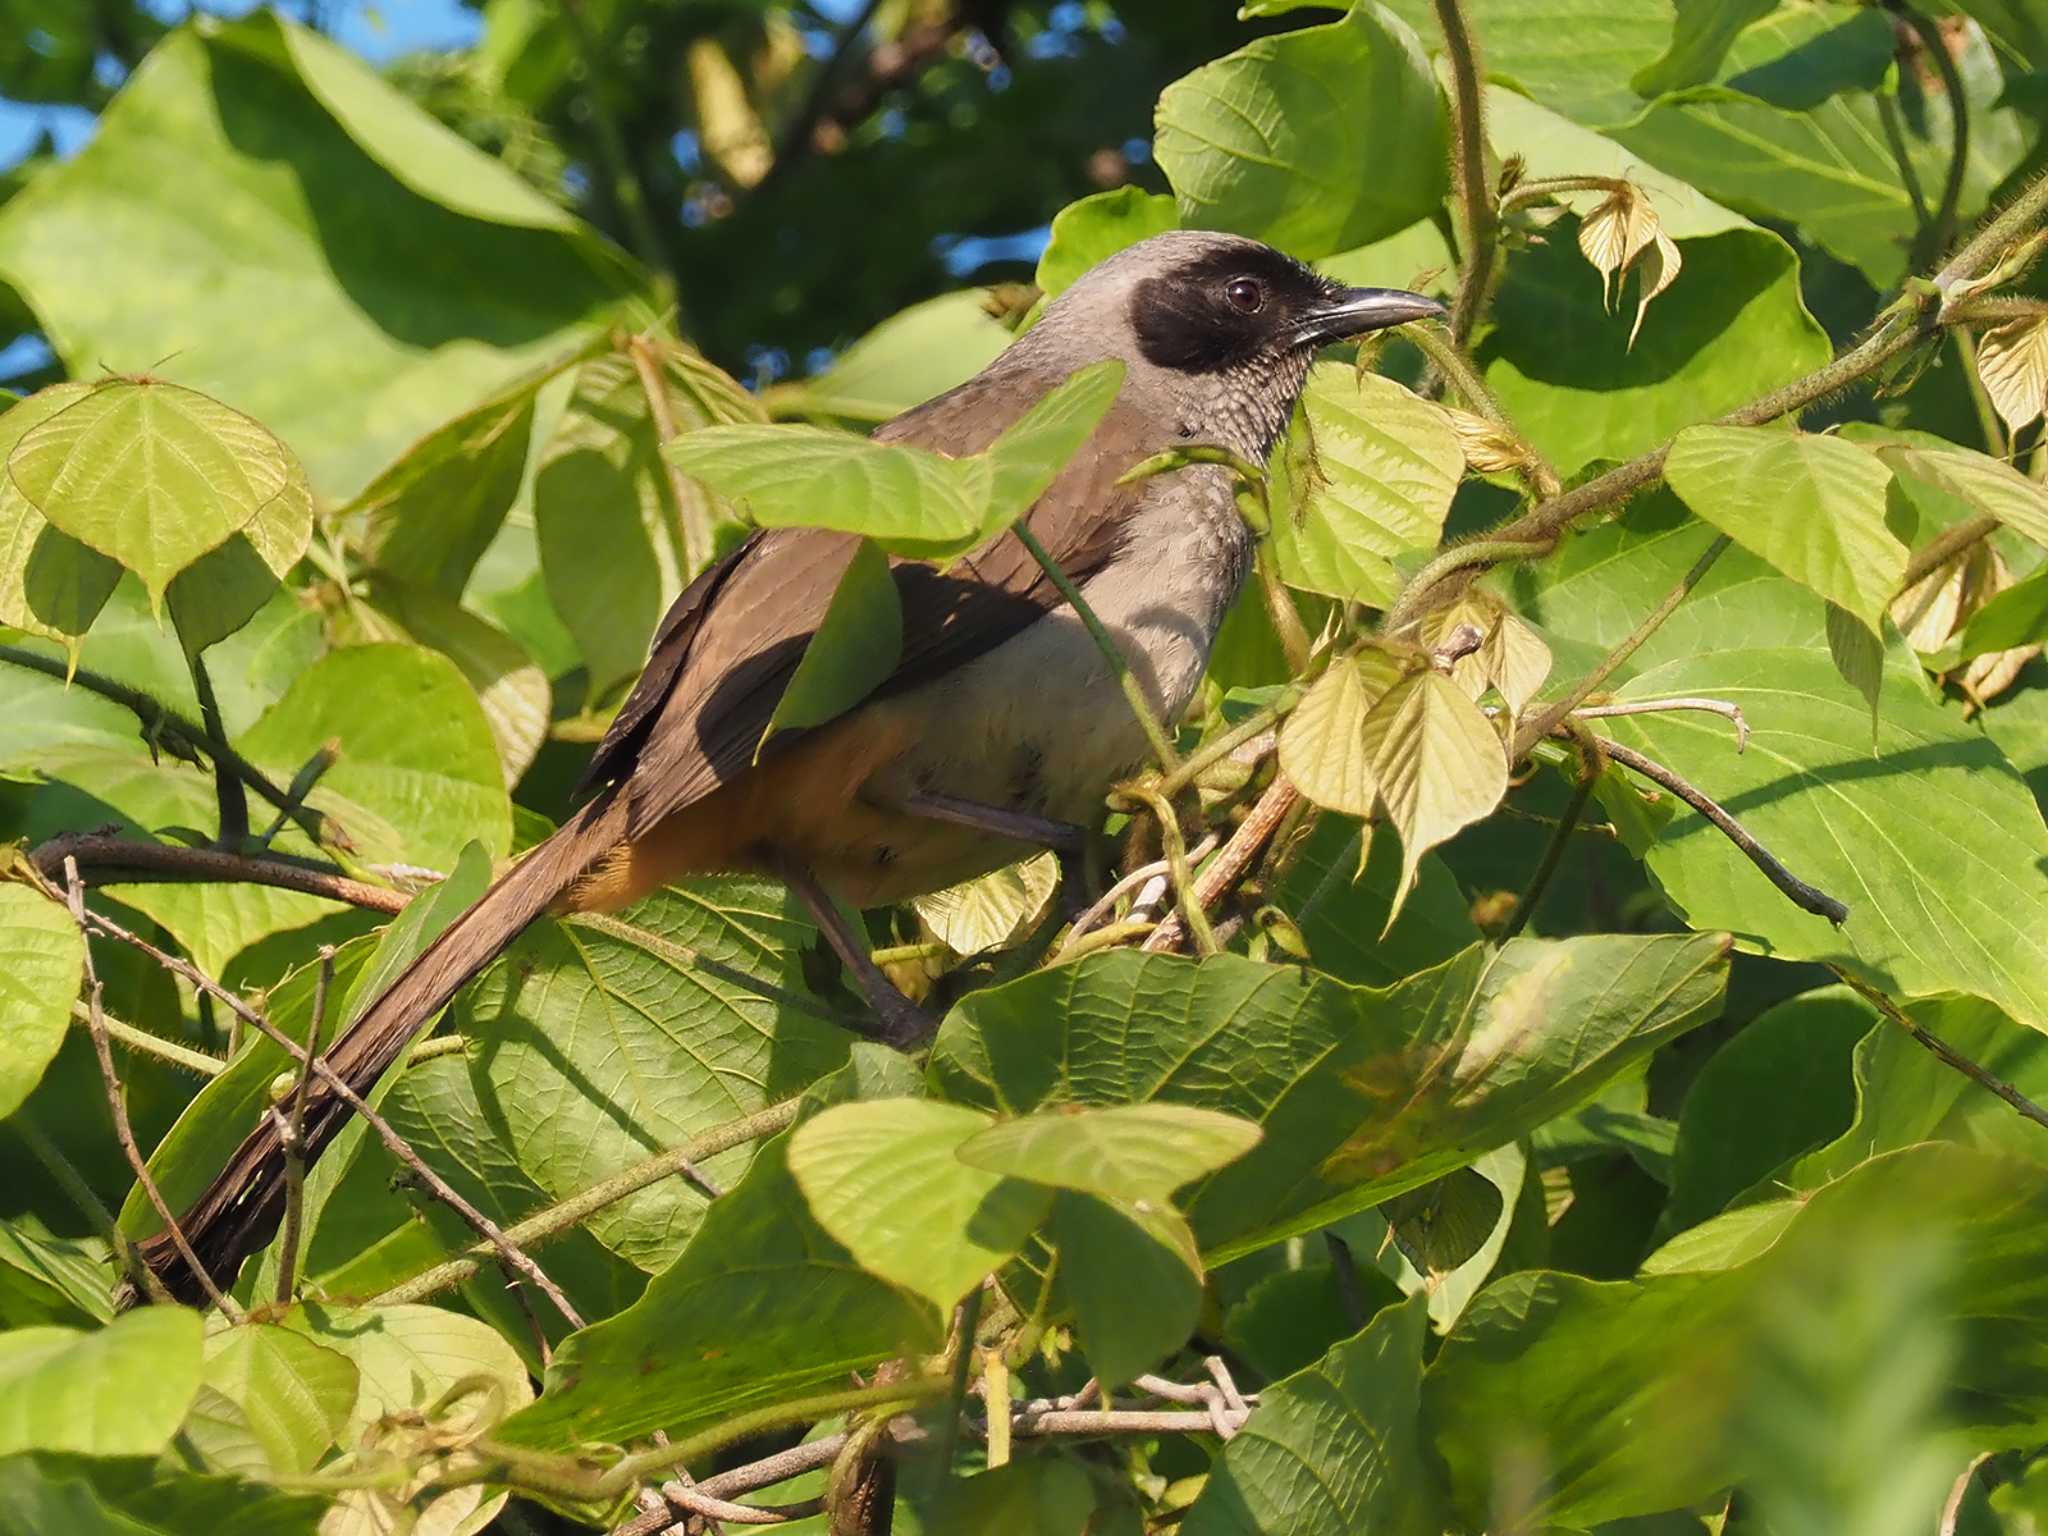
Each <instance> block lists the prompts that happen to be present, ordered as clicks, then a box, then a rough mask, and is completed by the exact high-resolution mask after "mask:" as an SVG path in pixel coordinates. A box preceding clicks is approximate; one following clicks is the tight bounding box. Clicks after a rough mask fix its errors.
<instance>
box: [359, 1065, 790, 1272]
mask: <svg viewBox="0 0 2048 1536" xmlns="http://www.w3.org/2000/svg"><path fill="white" fill-rule="evenodd" d="M796 1111H797V1100H795V1099H785V1100H783V1101H782V1102H781V1103H780V1104H772V1105H770V1106H769V1107H768V1108H766V1109H763V1110H758V1111H756V1112H755V1113H754V1114H751V1115H744V1116H742V1117H741V1118H739V1119H737V1120H728V1121H726V1122H725V1123H724V1124H723V1125H716V1126H713V1127H712V1128H711V1129H710V1130H708V1131H702V1132H699V1133H698V1134H697V1135H695V1136H692V1137H691V1138H690V1139H689V1140H688V1141H686V1142H684V1143H683V1144H682V1145H681V1146H679V1147H671V1148H669V1149H668V1150H667V1151H665V1152H657V1153H656V1154H655V1155H654V1156H652V1157H650V1158H647V1159H645V1160H644V1161H642V1162H638V1163H635V1164H634V1165H633V1166H632V1167H630V1168H627V1169H624V1170H623V1171H621V1172H619V1173H615V1174H613V1175H612V1176H611V1177H610V1178H608V1179H600V1180H599V1181H598V1182H597V1183H595V1184H593V1185H591V1186H590V1188H588V1189H586V1190H584V1191H583V1192H582V1193H581V1194H578V1195H571V1196H570V1197H569V1198H568V1199H566V1200H560V1201H557V1202H556V1203H555V1204H553V1205H550V1206H547V1207H545V1208H544V1209H542V1210H539V1211H536V1212H534V1213H533V1215H531V1216H528V1217H526V1218H525V1219H524V1220H522V1221H516V1222H514V1223H513V1224H512V1225H511V1226H509V1227H507V1228H505V1232H504V1236H505V1239H506V1241H507V1242H510V1243H513V1244H515V1245H517V1246H519V1247H522V1248H523V1247H526V1246H529V1245H531V1244H534V1243H540V1242H544V1241H546V1240H547V1239H548V1238H551V1237H554V1236H557V1235H558V1234H560V1233H563V1232H566V1231H568V1230H569V1229H570V1228H571V1227H575V1226H580V1225H581V1224H582V1223H583V1222H584V1221H586V1220H588V1219H589V1218H590V1217H591V1216H593V1215H595V1214H596V1213H597V1212H599V1211H601V1210H603V1209H604V1208H605V1207H606V1206H608V1205H615V1204H617V1203H618V1202H619V1201H621V1200H623V1199H625V1198H626V1196H628V1195H630V1194H633V1193H634V1192H635V1191H637V1190H642V1189H645V1188H646V1187H647V1186H648V1185H650V1184H658V1183H660V1182H661V1181H662V1180H663V1179H666V1178H670V1177H672V1176H673V1175H675V1174H678V1173H683V1172H686V1171H687V1170H688V1168H689V1166H690V1165H691V1164H693V1163H698V1162H702V1161H703V1160H704V1159H706V1158H709V1157H715V1156H717V1155H718V1154H719V1153H720V1152H724V1151H727V1150H729V1149H730V1148H733V1147H737V1146H742V1145H744V1144H745V1143H747V1142H750V1141H758V1140H760V1139H762V1138H763V1137H767V1136H773V1135H774V1134H775V1133H776V1132H778V1131H782V1130H786V1129H788V1128H789V1126H790V1124H791V1123H792V1122H793V1121H795V1119H796ZM497 1257H498V1252H497V1249H496V1248H495V1247H494V1246H493V1245H492V1244H490V1243H488V1242H482V1243H476V1244H473V1245H472V1246H470V1247H468V1248H465V1249H464V1250H463V1251H462V1252H461V1253H459V1254H457V1255H456V1256H455V1257H454V1258H452V1259H449V1260H447V1261H445V1262H444V1263H440V1264H436V1265H435V1266H434V1267H433V1268H432V1269H427V1270H422V1271H421V1272H420V1273H419V1274H417V1275H414V1276H413V1277H412V1278H411V1279H410V1280H404V1281H401V1282H400V1283H399V1284H397V1285H394V1286H392V1287H391V1288H390V1289H389V1290H387V1291H385V1292H383V1293H382V1294H381V1295H379V1296H378V1297H376V1298H375V1300H374V1301H373V1302H372V1303H371V1305H372V1306H379V1307H385V1306H398V1305H400V1304H401V1303H404V1302H414V1301H425V1300H426V1299H427V1298H428V1297H430V1296H438V1295H439V1294H440V1293H441V1292H442V1291H445V1290H447V1289H448V1288H449V1287H450V1286H454V1285H460V1284H461V1283H462V1282H463V1281H464V1280H467V1279H468V1278H469V1277H470V1276H471V1275H473V1274H475V1273H476V1272H477V1270H478V1269H479V1268H481V1267H482V1266H483V1265H484V1264H486V1263H490V1262H492V1261H493V1260H495V1259H496V1258H497Z"/></svg>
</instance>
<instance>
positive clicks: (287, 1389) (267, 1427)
mask: <svg viewBox="0 0 2048 1536" xmlns="http://www.w3.org/2000/svg"><path fill="white" fill-rule="evenodd" d="M200 1379H201V1381H203V1382H204V1383H205V1384H206V1385H207V1386H208V1387H211V1388H212V1389H213V1390H214V1391H216V1392H219V1393H220V1394H221V1395H222V1396H224V1397H226V1398H227V1399H228V1400H229V1401H230V1402H232V1403H234V1404H235V1405H236V1406H237V1407H238V1408H240V1409H241V1411H242V1413H243V1415H244V1416H245V1418H246V1421H247V1424H248V1427H249V1431H250V1433H251V1434H252V1436H253V1437H254V1439H255V1442H256V1444H257V1445H258V1446H260V1447H261V1450H262V1453H263V1455H264V1458H265V1462H266V1464H267V1469H268V1470H269V1471H272V1472H278V1473H293V1472H310V1471H312V1470H313V1468H314V1466H315V1465H316V1464H317V1463H318V1462H319V1460H320V1458H321V1457H322V1456H324V1455H325V1454H326V1453H327V1449H328V1447H329V1446H331V1445H333V1444H335V1442H336V1441H337V1440H338V1439H339V1438H340V1436H341V1433H342V1429H343V1427H344V1426H345V1425H346V1424H347V1423H348V1421H349V1416H350V1414H351V1413H352V1412H353V1411H354V1409H355V1405H356V1390H357V1372H356V1367H355V1365H354V1363H353V1362H351V1361H350V1360H349V1359H348V1358H347V1357H346V1356H345V1355H340V1354H337V1353H335V1352H334V1351H333V1350H331V1349H325V1348H323V1347H321V1346H320V1345H318V1344H315V1343H314V1342H312V1340H310V1339H308V1338H307V1337H306V1336H305V1335H304V1334H302V1333H295V1332H293V1331H292V1330H291V1329H289V1328H280V1327H277V1326H275V1325H273V1324H269V1323H251V1324H249V1325H247V1326H246V1327H241V1328H229V1329H225V1330H223V1331H222V1332H220V1333H217V1334H215V1335H214V1336H213V1337H212V1338H210V1339H208V1340H207V1341H206V1350H205V1367H204V1369H203V1371H202V1372H201V1375H200Z"/></svg>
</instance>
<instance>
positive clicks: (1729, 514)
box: [1664, 427, 1906, 635]
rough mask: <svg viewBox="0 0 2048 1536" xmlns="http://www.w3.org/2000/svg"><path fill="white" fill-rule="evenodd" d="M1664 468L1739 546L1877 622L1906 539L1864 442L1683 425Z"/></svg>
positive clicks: (1894, 583)
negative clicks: (1895, 528) (1892, 518)
mask: <svg viewBox="0 0 2048 1536" xmlns="http://www.w3.org/2000/svg"><path fill="white" fill-rule="evenodd" d="M1664 478H1665V481H1666V482H1667V483H1668V484H1669V485H1670V487H1671V489H1672V490H1674V491H1675V492H1677V493H1678V497H1679V499H1680V500H1681V501H1683V502H1684V503H1685V504H1686V505H1687V506H1688V507H1690V508H1691V509H1692V510H1693V511H1694V512H1695V513H1697V514H1698V515H1699V516H1700V517H1702V518H1704V519H1705V520H1706V521H1707V522H1709V523H1712V524H1713V525H1714V526H1715V527H1716V528H1719V529H1720V530H1721V531H1722V532H1723V533H1725V534H1727V535H1728V536H1729V537H1730V538H1732V539H1734V540H1735V542H1736V543H1738V544H1740V545H1742V546H1743V548H1745V549H1748V550H1750V551H1752V552H1753V553H1755V554H1757V555H1759V556H1761V557H1762V558H1763V559H1765V560H1768V561H1769V562H1770V563H1771V564H1772V565H1774V566H1776V567H1777V568H1778V569H1779V570H1780V571H1782V572H1784V573H1785V575H1787V576H1789V577H1791V578H1792V579H1793V580H1794V581H1796V582H1799V583H1800V584H1801V585H1802V586H1805V587H1808V588H1810V589H1812V590H1813V591H1815V592H1818V593H1819V594H1820V595H1821V596H1822V597H1824V598H1826V599H1827V600H1828V601H1830V602H1832V603H1838V604H1840V605H1841V606H1842V607H1843V608H1844V609H1846V610H1847V611H1848V612H1849V613H1850V614H1852V615H1853V616H1854V617H1855V618H1856V619H1857V620H1858V621H1859V622H1861V623H1862V624H1863V625H1864V626H1865V627H1867V628H1868V629H1869V630H1870V632H1871V633H1872V634H1873V635H1875V634H1877V633H1879V632H1880V626H1881V624H1882V623H1883V619H1884V612H1885V607H1886V605H1887V604H1889V603H1890V602H1891V600H1892V597H1893V595H1894V594H1895V593H1896V592H1897V591H1898V590H1899V584H1900V583H1901V582H1902V581H1903V580H1904V579H1905V574H1906V546H1905V545H1904V544H1901V543H1900V542H1899V540H1898V539H1897V538H1896V537H1895V536H1894V535H1893V533H1892V531H1891V528H1890V527H1889V526H1888V525H1887V523H1886V521H1885V508H1886V498H1885V492H1886V489H1887V487H1888V486H1889V485H1890V483H1891V472H1890V471H1889V470H1888V469H1887V468H1886V467H1885V466H1884V464H1883V463H1882V462H1880V461H1879V460H1878V459H1877V457H1876V456H1874V455H1873V454H1871V453H1870V452H1869V451H1868V450H1867V449H1863V448H1859V447H1857V446H1856V445H1855V444H1854V443H1846V442H1843V441H1841V440H1840V439H1838V438H1833V437H1821V436H1818V435H1815V434H1813V433H1808V432H1799V433H1788V432H1783V431H1779V430H1777V429H1775V428H1771V427H1688V428H1687V429H1686V430H1685V431H1683V432H1681V433H1679V434H1678V437H1677V440H1676V441H1675V442H1674V443H1673V444H1672V446H1671V455H1670V457H1669V458H1668V459H1666V460H1665V464H1664Z"/></svg>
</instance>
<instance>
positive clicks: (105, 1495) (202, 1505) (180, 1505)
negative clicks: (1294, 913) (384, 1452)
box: [0, 1455, 329, 1536]
mask: <svg viewBox="0 0 2048 1536" xmlns="http://www.w3.org/2000/svg"><path fill="white" fill-rule="evenodd" d="M328 1503H329V1501H328V1500H327V1499H326V1498H324V1497H321V1496H320V1495H318V1494H310V1493H281V1492H279V1491H278V1490H276V1489H274V1488H265V1487H262V1486H260V1485H258V1484H255V1483H249V1482H244V1481H242V1480H241V1479H240V1478H233V1477H202V1476H195V1475H193V1474H191V1473H189V1472H185V1471H182V1470H173V1469H170V1468H168V1467H166V1466H164V1464H163V1463H162V1462H152V1461H146V1460H141V1459H134V1458H123V1459H120V1460H99V1461H89V1460H86V1459H84V1458H82V1457H74V1456H53V1455H38V1456H8V1457H0V1528H5V1529H7V1530H10V1531H53V1532H54V1531H62V1532H63V1533H64V1536H192V1533H193V1532H194V1531H204V1532H205V1533H206V1536H317V1532H318V1531H319V1530H320V1529H321V1524H320V1522H321V1519H322V1517H323V1516H324V1515H325V1514H326V1512H327V1509H328Z"/></svg>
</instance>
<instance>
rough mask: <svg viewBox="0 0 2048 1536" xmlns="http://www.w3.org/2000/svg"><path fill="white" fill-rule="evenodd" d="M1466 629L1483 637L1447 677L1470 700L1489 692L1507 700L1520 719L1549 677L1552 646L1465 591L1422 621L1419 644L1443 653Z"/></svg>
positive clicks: (1485, 598) (1491, 602) (1492, 604)
mask: <svg viewBox="0 0 2048 1536" xmlns="http://www.w3.org/2000/svg"><path fill="white" fill-rule="evenodd" d="M1464 625H1470V626H1471V627H1472V628H1473V629H1475V630H1477V631H1478V632H1479V634H1480V636H1481V639H1480V642H1479V646H1478V648H1477V649H1476V650H1472V651H1468V652H1466V653H1465V654H1464V655H1463V656H1460V657H1458V658H1457V660H1455V661H1453V662H1452V663H1451V677H1452V679H1453V681H1455V682H1456V683H1457V684H1458V686H1459V687H1461V688H1463V689H1464V690H1465V693H1466V696H1467V697H1469V698H1474V699H1476V698H1478V697H1479V696H1480V695H1482V694H1483V693H1485V692H1486V690H1487V689H1488V688H1493V689H1495V690H1497V691H1498V692H1499V694H1500V696H1501V697H1502V698H1503V699H1505V700H1507V705H1508V709H1509V710H1510V711H1511V712H1512V713H1514V714H1517V715H1519V714H1520V713H1521V712H1522V709H1523V706H1524V705H1526V704H1527V703H1528V702H1529V700H1530V699H1532V698H1534V697H1535V696H1536V690H1537V689H1539V688H1541V687H1542V686H1543V682H1544V679H1545V678H1547V677H1549V676H1550V646H1549V645H1548V644H1547V643H1545V641H1544V639H1543V637H1542V636H1541V635H1539V634H1537V633H1536V631H1535V630H1533V629H1531V628H1530V627H1529V626H1528V625H1527V624H1525V623H1523V622H1522V621H1521V620H1520V619H1519V618H1517V617H1516V616H1515V615H1514V614H1512V613H1509V612H1508V611H1507V610H1506V609H1505V608H1503V607H1501V606H1500V604H1499V603H1498V602H1496V601H1495V600H1494V599H1493V598H1491V597H1489V596H1488V595H1486V594H1485V593H1483V592H1468V593H1466V594H1465V595H1464V596H1463V597H1461V598H1459V599H1458V601H1456V602H1455V603H1452V604H1451V605H1450V606H1449V607H1446V608H1440V609H1438V610H1437V611H1436V612H1435V613H1433V614H1431V615H1430V616H1429V617H1428V619H1427V620H1425V621H1424V623H1423V628H1422V639H1423V643H1424V644H1425V645H1427V646H1429V647H1430V648H1432V649H1441V648H1442V647H1443V646H1444V645H1445V644H1446V643H1447V642H1448V641H1449V639H1450V638H1451V636H1453V635H1455V634H1456V633H1457V632H1458V630H1459V628H1460V627H1461V626H1464Z"/></svg>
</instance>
